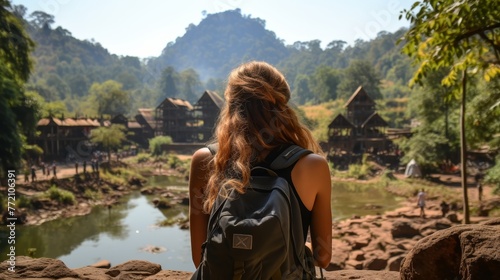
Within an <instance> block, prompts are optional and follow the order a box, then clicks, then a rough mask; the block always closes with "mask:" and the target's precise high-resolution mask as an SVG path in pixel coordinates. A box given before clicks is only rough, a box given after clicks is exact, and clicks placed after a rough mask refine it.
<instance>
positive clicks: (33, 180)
mask: <svg viewBox="0 0 500 280" xmlns="http://www.w3.org/2000/svg"><path fill="white" fill-rule="evenodd" d="M35 181H36V168H35V165H34V164H33V165H32V166H31V182H35Z"/></svg>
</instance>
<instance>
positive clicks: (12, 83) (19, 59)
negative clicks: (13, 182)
mask: <svg viewBox="0 0 500 280" xmlns="http://www.w3.org/2000/svg"><path fill="white" fill-rule="evenodd" d="M0 41H1V42H2V43H1V44H0V120H2V133H0V177H3V176H2V175H4V174H2V173H3V172H4V171H5V170H6V169H10V168H13V169H14V168H17V167H19V164H20V162H21V157H22V148H23V145H24V141H25V139H26V135H32V134H33V133H34V129H35V126H36V122H37V121H38V120H37V116H38V111H39V106H38V103H37V102H36V100H34V99H32V98H30V97H29V96H27V95H26V94H25V92H24V88H23V83H24V82H26V80H27V79H28V77H29V75H30V73H31V58H30V53H31V51H32V49H33V46H34V43H33V41H32V40H31V38H30V37H29V36H28V35H27V34H26V32H25V30H24V27H23V25H22V23H21V22H20V20H19V19H18V18H17V17H16V16H15V15H13V13H12V11H11V6H10V2H9V1H6V0H0Z"/></svg>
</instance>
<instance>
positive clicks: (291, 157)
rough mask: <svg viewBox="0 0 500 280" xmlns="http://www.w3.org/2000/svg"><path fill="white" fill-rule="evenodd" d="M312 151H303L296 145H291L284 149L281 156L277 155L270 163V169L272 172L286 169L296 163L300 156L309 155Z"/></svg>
mask: <svg viewBox="0 0 500 280" xmlns="http://www.w3.org/2000/svg"><path fill="white" fill-rule="evenodd" d="M311 153H312V151H310V150H308V149H304V148H302V147H300V146H297V145H291V146H290V147H288V148H286V149H285V150H284V151H283V152H281V154H279V155H278V156H277V157H276V158H275V159H274V160H273V161H272V162H271V165H270V167H271V169H272V170H280V169H284V168H287V167H289V166H291V165H292V164H294V163H295V162H297V161H298V160H299V159H300V158H301V157H302V156H304V155H307V154H311Z"/></svg>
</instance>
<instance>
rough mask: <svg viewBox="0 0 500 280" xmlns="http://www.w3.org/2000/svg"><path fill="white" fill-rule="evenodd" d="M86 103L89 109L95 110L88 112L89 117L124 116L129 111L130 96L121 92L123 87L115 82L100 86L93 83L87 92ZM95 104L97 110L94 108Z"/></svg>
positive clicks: (107, 82)
mask: <svg viewBox="0 0 500 280" xmlns="http://www.w3.org/2000/svg"><path fill="white" fill-rule="evenodd" d="M88 102H89V103H90V104H92V105H90V108H93V109H94V110H96V111H95V112H92V111H89V112H88V113H90V115H96V114H97V115H99V116H102V115H104V114H105V115H110V116H116V115H118V114H126V113H128V111H129V109H130V105H131V103H130V94H129V92H127V91H125V90H123V85H122V84H120V83H118V82H117V81H113V80H108V81H106V82H104V83H102V84H100V83H94V84H93V85H92V86H91V87H90V90H89V97H88ZM95 104H97V108H96V106H95Z"/></svg>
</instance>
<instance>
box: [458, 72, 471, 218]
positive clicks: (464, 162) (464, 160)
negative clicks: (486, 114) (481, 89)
mask: <svg viewBox="0 0 500 280" xmlns="http://www.w3.org/2000/svg"><path fill="white" fill-rule="evenodd" d="M466 88H467V72H466V70H464V73H463V77H462V102H461V103H462V104H461V107H460V145H461V147H460V148H461V149H460V158H461V165H462V166H461V170H462V190H463V203H464V219H463V221H462V223H464V224H469V223H470V217H469V198H468V193H467V141H466V139H465V105H466V102H467V101H466Z"/></svg>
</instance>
